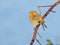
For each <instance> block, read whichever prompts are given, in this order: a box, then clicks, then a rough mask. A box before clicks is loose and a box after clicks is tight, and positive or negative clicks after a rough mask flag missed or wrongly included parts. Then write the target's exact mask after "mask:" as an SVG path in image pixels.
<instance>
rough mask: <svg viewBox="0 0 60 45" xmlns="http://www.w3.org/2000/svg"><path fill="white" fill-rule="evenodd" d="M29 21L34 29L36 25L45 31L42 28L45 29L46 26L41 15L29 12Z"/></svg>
mask: <svg viewBox="0 0 60 45" xmlns="http://www.w3.org/2000/svg"><path fill="white" fill-rule="evenodd" d="M29 20H30V22H31V23H32V24H33V25H34V27H36V26H37V25H39V24H40V25H42V27H43V29H44V30H45V28H44V27H46V28H47V26H46V25H45V21H44V19H43V17H42V15H41V14H39V13H37V12H36V11H30V16H29Z"/></svg>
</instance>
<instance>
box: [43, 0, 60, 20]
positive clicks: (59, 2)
mask: <svg viewBox="0 0 60 45" xmlns="http://www.w3.org/2000/svg"><path fill="white" fill-rule="evenodd" d="M58 4H60V1H58V2H56V3H54V4H53V5H52V6H51V7H50V8H49V9H48V11H47V12H46V13H45V14H44V15H43V19H44V18H46V16H47V15H48V14H49V13H50V12H51V11H52V10H53V8H55V7H56V6H57V5H58Z"/></svg>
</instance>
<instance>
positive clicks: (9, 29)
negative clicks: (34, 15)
mask: <svg viewBox="0 0 60 45" xmlns="http://www.w3.org/2000/svg"><path fill="white" fill-rule="evenodd" d="M56 1H57V0H0V45H29V44H30V42H31V38H32V36H33V32H34V30H33V28H34V26H33V25H32V24H31V23H30V21H29V12H30V11H31V10H35V11H37V12H38V13H39V10H38V8H37V6H40V5H52V4H54V3H55V2H56ZM47 9H48V8H41V12H42V15H43V14H45V12H46V11H47ZM54 10H55V11H56V13H52V12H51V13H50V14H49V16H47V18H46V19H45V22H46V25H47V26H48V29H46V31H43V29H42V26H41V27H40V28H39V31H38V32H39V33H40V35H41V36H42V38H41V39H40V38H39V41H40V42H41V43H42V45H46V43H47V42H46V39H50V40H51V41H52V42H53V43H54V45H56V44H57V43H60V5H58V6H57V7H56V8H54ZM34 45H39V44H38V43H37V42H36V41H35V43H34Z"/></svg>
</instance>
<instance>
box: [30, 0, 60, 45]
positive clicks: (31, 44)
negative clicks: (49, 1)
mask: <svg viewBox="0 0 60 45" xmlns="http://www.w3.org/2000/svg"><path fill="white" fill-rule="evenodd" d="M58 4H60V1H58V2H56V3H54V4H53V5H52V6H51V7H50V8H49V9H48V11H47V12H46V13H45V14H44V16H43V19H45V18H46V16H47V15H48V14H49V13H50V11H52V10H53V8H55V7H56V6H57V5H58ZM39 26H40V24H39V25H37V26H36V27H35V28H34V34H33V38H32V40H31V43H30V45H33V44H34V41H35V40H36V34H37V31H38V28H39Z"/></svg>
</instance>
